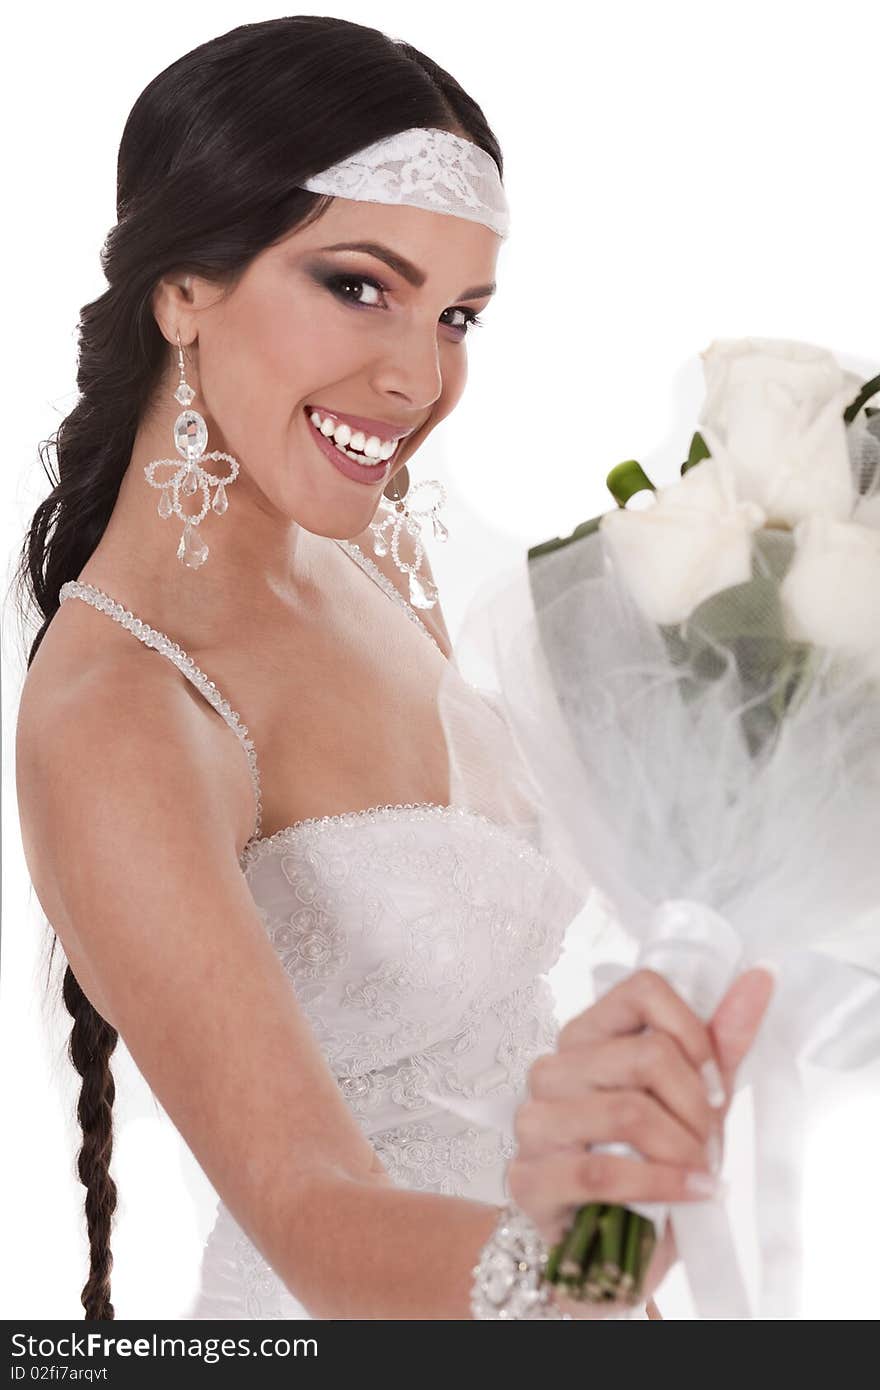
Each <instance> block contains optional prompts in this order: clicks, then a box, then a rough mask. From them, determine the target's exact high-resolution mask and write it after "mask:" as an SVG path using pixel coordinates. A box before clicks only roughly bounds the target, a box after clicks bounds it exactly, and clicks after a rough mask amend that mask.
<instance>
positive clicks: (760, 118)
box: [0, 0, 880, 1318]
mask: <svg viewBox="0 0 880 1390" xmlns="http://www.w3.org/2000/svg"><path fill="white" fill-rule="evenodd" d="M317 12H318V13H322V14H337V15H340V16H342V17H344V18H347V19H352V20H356V21H359V22H361V23H366V24H371V25H373V26H375V27H377V28H381V29H383V30H385V31H386V32H387V33H389V34H390V35H392V36H393V37H398V38H404V39H406V40H408V41H409V42H411V43H413V44H414V45H415V46H416V47H418V48H420V49H422V50H423V51H425V52H427V53H428V54H429V55H430V56H432V57H433V58H434V59H435V60H436V61H438V62H439V63H441V64H442V65H443V66H444V67H446V68H447V69H448V70H450V71H451V72H452V73H453V74H454V75H455V76H456V77H457V78H458V80H459V81H460V82H461V83H462V84H463V85H464V87H465V88H466V89H467V90H469V91H470V92H471V93H472V94H473V95H474V96H475V97H476V99H477V100H478V101H479V103H480V104H481V105H482V107H483V109H484V111H485V112H486V115H487V117H488V119H489V122H490V124H491V125H492V126H493V127H494V129H495V130H496V132H497V134H498V136H499V139H500V141H501V145H502V148H503V151H504V155H505V184H506V187H507V192H508V197H509V200H510V204H511V208H512V215H513V235H512V237H511V239H510V240H509V241H508V242H507V243H506V244H505V246H504V248H503V249H502V251H501V256H500V260H499V276H498V279H499V292H498V294H497V296H496V300H495V302H494V303H493V304H492V305H491V306H490V308H489V309H488V310H487V311H486V312H485V315H484V317H485V319H486V326H485V327H484V328H482V329H479V330H477V331H476V332H475V333H474V334H473V335H472V337H471V339H470V340H469V341H470V342H471V344H472V346H471V348H470V349H469V351H470V379H469V383H468V388H467V390H466V393H465V396H464V398H463V399H462V401H461V403H460V405H459V406H458V408H457V410H456V411H455V412H454V414H453V416H452V417H451V418H450V419H448V420H447V421H445V422H444V424H443V425H442V426H441V427H440V428H439V429H438V430H437V431H435V432H434V434H433V435H432V436H431V437H430V439H429V440H428V441H427V443H426V445H425V446H424V447H423V449H422V451H421V453H420V456H419V468H418V470H416V474H415V476H416V477H418V476H425V477H439V478H441V479H443V480H444V481H445V482H446V484H447V487H448V489H449V493H450V497H449V502H448V505H447V508H446V513H445V515H446V520H447V524H448V526H449V529H450V543H449V545H448V546H447V547H446V548H445V549H443V548H441V547H438V546H436V545H432V547H431V560H432V564H433V567H434V571H435V574H436V575H437V578H438V581H439V583H440V588H441V595H442V600H443V605H444V609H445V612H446V615H447V620H448V622H449V626H450V629H451V631H452V633H453V636H454V635H455V633H456V631H457V630H458V628H459V626H460V623H461V620H462V618H463V615H464V612H465V609H466V606H467V602H468V599H469V598H470V596H471V595H472V594H473V593H474V592H475V590H476V589H477V587H478V586H479V584H480V582H481V580H483V579H484V578H485V577H486V576H487V575H489V574H491V573H493V572H495V571H496V570H497V569H498V568H499V567H502V566H504V565H505V564H506V563H508V562H509V561H510V562H512V561H514V560H515V559H516V558H517V556H518V555H519V554H520V553H521V550H522V548H523V547H524V546H526V545H528V544H532V543H534V542H536V541H539V540H542V539H545V538H546V537H548V536H550V535H554V534H563V533H566V532H568V531H569V530H571V528H572V527H573V526H574V525H575V524H576V523H577V522H578V521H580V520H583V519H585V518H587V517H590V516H593V515H595V514H596V513H597V512H599V511H604V510H606V509H607V507H608V506H610V505H611V499H610V497H609V495H608V494H607V492H606V490H605V486H604V480H605V475H606V474H607V472H608V470H609V469H610V468H611V467H612V466H613V465H614V464H615V463H617V462H619V461H620V460H622V459H624V458H630V457H636V458H639V459H640V460H641V461H642V463H643V464H644V465H645V467H646V468H647V471H648V472H649V474H650V475H651V476H652V477H653V479H654V481H655V482H656V483H660V484H662V483H665V482H669V481H672V479H673V478H674V477H675V476H677V472H678V468H679V465H680V463H681V461H682V459H683V458H684V457H685V455H686V452H687V447H688V443H689V440H690V436H691V433H692V430H693V428H694V423H695V421H696V418H697V415H698V412H699V408H700V404H701V400H702V378H701V372H700V364H699V357H698V354H699V352H700V351H701V350H702V349H703V348H704V347H706V346H707V345H708V344H709V343H710V342H711V341H712V340H713V339H714V338H718V337H740V336H767V337H779V338H789V339H798V340H802V341H808V342H812V343H816V344H821V345H823V346H825V347H828V348H830V349H831V350H832V351H834V352H835V353H836V355H837V357H838V360H839V361H840V362H841V363H842V364H843V365H844V366H846V367H848V368H851V369H852V370H854V371H858V372H860V373H862V375H863V377H864V378H867V377H869V376H872V375H874V374H876V373H877V371H878V370H880V326H878V312H877V311H878V295H877V271H876V265H877V235H878V230H877V202H878V183H877V173H876V169H877V132H878V105H877V90H878V88H877V54H878V51H880V6H878V5H877V4H876V2H875V0H835V3H834V4H831V3H830V0H826V2H825V3H815V0H799V2H798V3H791V2H788V0H786V2H784V3H782V2H780V0H760V3H756V0H698V2H697V3H689V2H688V3H686V2H684V0H664V3H663V4H656V3H652V0H615V3H613V4H611V3H604V4H591V3H586V4H580V5H578V6H573V5H571V4H569V3H562V0H545V3H543V4H541V5H538V6H529V5H519V4H512V3H509V0H508V3H504V4H500V3H489V4H474V3H472V0H469V2H468V3H466V4H465V3H460V0H444V3H442V4H435V5H431V6H428V5H420V6H414V5H413V4H412V3H382V2H381V0H369V3H366V0H351V2H350V3H348V4H344V5H340V6H336V5H332V4H324V5H321V6H320V7H319V9H318V10H317ZM280 13H283V11H282V10H280V9H279V10H272V9H271V8H269V7H267V6H264V5H254V4H250V3H247V0H236V3H229V2H228V0H212V3H211V4H210V5H208V4H206V3H199V2H198V0H195V2H194V3H190V4H188V5H185V6H184V5H181V4H179V3H178V0H174V3H169V2H168V0H152V3H151V4H150V5H149V6H138V7H134V6H120V5H119V4H118V3H115V4H98V3H91V4H89V3H81V4H79V5H77V6H62V5H58V6H53V5H49V4H45V3H43V4H40V3H36V4H30V5H27V6H23V5H19V6H15V7H14V8H13V10H12V11H11V13H10V15H9V17H8V18H7V20H6V36H7V40H8V48H7V53H8V57H9V61H8V64H7V68H6V78H5V82H4V88H3V92H2V100H3V104H4V106H5V111H4V113H3V114H4V117H5V119H4V122H3V129H4V131H5V132H6V150H5V156H4V163H5V184H6V195H7V196H6V199H5V202H6V216H5V219H4V231H3V237H4V241H5V243H6V244H5V247H4V252H5V254H4V261H3V263H4V267H5V270H6V275H5V283H4V300H5V303H4V310H5V313H4V319H5V338H6V346H7V369H6V373H5V386H6V390H5V392H4V394H5V398H6V399H5V410H4V427H5V428H4V433H5V438H6V448H5V465H4V469H3V474H2V484H0V487H2V494H3V495H2V505H0V516H2V522H0V525H2V541H3V553H4V556H5V557H6V563H7V579H8V578H9V577H11V573H12V565H13V562H14V560H15V557H16V555H17V552H18V549H19V546H20V544H21V540H22V536H23V533H24V530H25V527H26V525H27V523H28V522H29V520H30V517H31V515H32V513H33V511H34V509H35V507H36V505H37V503H38V502H39V501H40V500H41V499H42V498H43V496H44V495H45V493H46V491H47V490H48V489H47V487H46V485H45V478H44V475H43V472H42V469H41V467H40V465H39V462H38V458H37V453H36V447H37V443H38V441H39V440H42V439H44V438H46V437H47V436H48V434H49V433H50V432H51V431H52V430H54V429H55V428H56V427H57V425H58V423H59V422H60V420H61V419H62V418H63V416H64V415H65V414H66V413H67V411H68V410H69V409H70V408H71V407H72V405H73V403H74V400H75V389H74V380H75V339H74V330H75V326H76V322H77V317H78V312H79V308H80V306H81V305H83V304H85V303H87V302H89V301H90V300H92V299H94V298H95V297H96V296H97V295H98V294H100V293H101V291H102V289H103V287H104V282H103V277H102V275H101V272H100V267H99V262H98V252H99V249H100V245H101V243H102V241H103V238H104V236H105V234H106V232H107V230H108V228H109V227H110V226H111V225H112V223H113V221H114V219H115V212H114V196H115V183H114V181H115V161H116V151H117V146H118V141H119V137H120V135H121V132H122V127H123V124H124V121H125V117H126V115H127V113H128V111H129V109H130V107H131V106H132V104H133V102H134V100H135V98H136V97H137V95H138V94H139V92H140V91H141V90H142V88H143V87H144V86H145V85H146V83H147V82H148V81H149V80H150V79H151V78H152V77H153V76H154V75H155V74H156V73H157V72H158V71H160V69H162V68H164V67H165V66H166V65H167V64H168V63H170V62H171V61H173V60H174V59H175V58H177V57H178V56H179V55H180V54H182V53H184V52H185V51H187V50H188V49H191V48H192V47H194V46H195V45H196V44H198V43H201V42H203V41H204V40H206V39H208V38H211V37H214V36H216V35H218V34H220V33H222V32H224V31H226V30H227V29H230V28H233V27H234V26H236V25H238V24H241V23H244V22H247V21H252V20H260V19H266V18H270V17H273V16H274V15H276V14H280ZM419 470H421V471H419ZM29 640H30V639H29ZM3 659H4V666H3V677H4V679H3V716H4V724H3V753H4V758H3V904H2V905H3V924H2V925H3V938H2V977H0V1068H2V1071H0V1115H2V1116H3V1119H4V1124H3V1129H4V1138H3V1146H2V1155H0V1250H2V1260H0V1316H2V1317H7V1318H11V1317H22V1318H49V1317H71V1318H81V1317H82V1309H81V1306H80V1304H79V1291H80V1289H81V1287H82V1284H83V1282H84V1279H85V1274H86V1269H87V1263H86V1245H85V1236H84V1218H83V1214H82V1192H83V1189H82V1188H81V1186H80V1185H79V1183H78V1180H77V1179H76V1176H75V1169H74V1155H75V1151H76V1147H77V1144H78V1129H77V1127H76V1123H75V1116H74V1106H75V1090H74V1088H73V1084H72V1076H73V1069H72V1067H71V1066H70V1064H69V1063H68V1062H67V1060H66V1058H65V1056H64V1052H63V1049H64V1044H65V1040H66V1035H67V1015H66V1013H64V1012H63V1009H62V1013H61V1014H60V1016H51V1015H50V1017H49V1019H48V1020H47V1019H46V1018H44V1016H43V1014H42V1012H41V1008H42V1003H41V1000H42V993H43V983H42V975H38V974H37V970H38V961H39V960H40V959H41V955H42V948H43V945H44V942H45V939H46V928H45V925H44V919H43V918H42V915H41V913H40V910H39V905H38V903H37V902H36V899H35V897H34V895H33V893H32V890H31V889H30V886H29V882H28V879H27V874H26V869H25V865H24V860H23V855H22V852H21V844H20V838H19V829H18V822H17V812H16V798H15V779H14V763H13V755H14V731H15V717H16V709H17V704H18V696H19V691H20V685H21V680H22V676H23V660H22V648H21V642H20V639H19V631H18V625H17V620H16V618H15V615H14V613H13V612H12V610H11V608H10V606H9V604H8V603H7V605H6V606H5V610H4V638H3ZM185 911H186V907H185V904H181V918H182V923H183V921H184V919H185ZM606 952H607V953H610V954H612V955H613V954H621V955H622V954H624V953H625V945H624V942H623V939H622V938H621V937H620V936H619V934H617V932H616V930H615V929H614V928H613V927H609V928H607V929H606V931H605V934H604V936H603V937H602V939H601V940H600V941H599V942H598V943H597V944H595V945H594V948H593V955H592V957H591V956H590V955H589V954H584V953H580V954H578V953H575V952H572V953H570V954H569V955H568V956H567V957H565V958H564V960H563V962H562V964H561V966H560V967H558V968H557V970H556V972H555V973H554V983H555V985H556V986H557V988H558V991H559V1007H560V1015H561V1016H563V1017H564V1016H567V1015H568V1014H569V1013H571V1012H572V1011H574V1010H575V1009H578V1008H581V1007H583V1006H584V1005H585V1004H586V1003H587V1002H588V1000H589V997H590V996H589V982H588V966H589V962H590V959H597V958H598V957H599V956H600V955H602V954H605V953H606ZM56 978H57V977H56ZM56 987H57V986H56ZM53 1017H54V1021H53ZM114 1066H115V1071H116V1076H117V1087H118V1091H117V1105H116V1120H117V1137H116V1145H115V1148H114V1154H113V1174H114V1176H115V1179H116V1181H117V1183H118V1186H119V1199H120V1205H119V1208H118V1213H117V1218H116V1227H115V1233H114V1239H113V1248H114V1254H115V1264H114V1270H113V1297H114V1302H115V1305H116V1312H117V1316H118V1317H120V1318H124V1317H153V1316H169V1317H175V1316H179V1315H180V1313H181V1310H182V1308H183V1307H184V1306H185V1304H186V1302H187V1301H188V1298H189V1296H190V1294H191V1292H192V1289H193V1287H194V1281H195V1278H196V1271H197V1264H198V1256H199V1249H200V1243H201V1240H202V1239H203V1237H204V1234H205V1232H206V1229H207V1227H208V1225H209V1224H210V1220H211V1216H212V1205H211V1197H212V1194H211V1192H210V1190H209V1189H208V1188H207V1187H206V1185H205V1180H204V1178H202V1177H201V1176H200V1174H199V1172H198V1170H197V1169H196V1168H195V1165H194V1164H193V1162H192V1159H191V1158H190V1157H189V1155H188V1151H186V1150H185V1148H184V1146H183V1145H182V1143H181V1141H180V1140H179V1139H178V1138H177V1136H176V1134H175V1132H174V1131H173V1130H172V1128H171V1126H170V1124H169V1122H168V1121H167V1120H166V1119H165V1118H164V1117H163V1116H161V1115H159V1114H158V1111H157V1107H156V1103H155V1102H154V1101H153V1098H152V1097H151V1095H150V1093H149V1091H148V1089H147V1088H146V1086H145V1083H144V1082H143V1080H142V1079H141V1078H140V1077H139V1075H138V1074H137V1072H136V1071H135V1070H134V1068H133V1067H132V1065H131V1063H130V1060H129V1059H128V1058H127V1056H126V1054H125V1052H124V1049H123V1048H122V1045H121V1044H120V1047H119V1048H118V1050H117V1054H116V1062H115V1063H114ZM806 1079H807V1083H808V1092H809V1097H810V1101H811V1117H812V1118H811V1127H810V1139H809V1146H808V1151H807V1156H806V1177H807V1182H806V1193H805V1198H806V1200H805V1221H806V1232H807V1262H806V1278H805V1291H806V1297H805V1304H804V1312H805V1315H806V1316H808V1317H812V1318H816V1317H831V1318H840V1317H859V1318H874V1317H876V1316H877V1309H878V1303H880V1299H878V1293H880V1276H878V1273H877V1253H876V1252H877V1250H878V1249H880V1240H878V1235H880V1226H878V1220H877V1216H876V1212H875V1211H874V1210H873V1208H874V1207H875V1206H876V1200H877V1183H876V1172H877V1169H876V1157H875V1154H876V1147H877V1143H878V1139H880V1108H878V1101H877V1094H878V1090H880V1087H878V1084H877V1083H878V1081H880V1071H878V1070H877V1069H876V1068H874V1069H873V1070H872V1071H870V1072H868V1071H863V1072H862V1073H861V1074H859V1075H857V1076H854V1077H850V1078H847V1079H846V1080H845V1081H844V1080H841V1079H840V1078H831V1079H829V1078H828V1077H827V1076H825V1075H818V1074H812V1073H808V1074H807V1077H806ZM745 1099H746V1098H745V1097H743V1101H745ZM737 1107H738V1108H737V1110H736V1111H735V1112H734V1115H733V1117H732V1119H733V1121H734V1128H735V1129H736V1126H737V1125H738V1129H736V1133H735V1134H734V1135H732V1137H731V1140H730V1146H729V1152H728V1161H727V1165H726V1172H725V1176H726V1177H727V1179H728V1180H729V1181H730V1182H731V1183H732V1186H733V1189H734V1198H733V1200H734V1210H735V1213H736V1212H745V1210H746V1206H745V1203H746V1201H747V1197H748V1184H749V1180H750V1179H749V1163H748V1147H747V1140H746V1132H747V1124H746V1120H747V1116H745V1114H744V1113H743V1106H742V1105H741V1104H740V1103H739V1102H737ZM843 1132H846V1134H847V1135H848V1136H849V1137H848V1141H847V1144H846V1148H845V1149H844V1147H843V1145H842V1142H841V1135H842V1133H843ZM181 1163H183V1165H184V1166H183V1168H182V1167H181ZM194 1199H195V1200H194ZM744 1220H745V1217H743V1221H744ZM658 1301H659V1303H660V1306H661V1309H662V1311H663V1312H664V1314H665V1315H666V1316H668V1317H672V1318H687V1317H689V1316H691V1309H690V1305H689V1301H688V1297H687V1293H686V1288H685V1285H684V1282H683V1280H682V1278H681V1277H680V1275H679V1274H678V1273H676V1274H673V1275H672V1276H671V1277H670V1279H669V1280H668V1282H667V1284H666V1285H665V1286H664V1289H663V1290H661V1293H660V1294H659V1295H658Z"/></svg>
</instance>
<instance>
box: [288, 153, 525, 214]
mask: <svg viewBox="0 0 880 1390" xmlns="http://www.w3.org/2000/svg"><path fill="white" fill-rule="evenodd" d="M300 187H302V188H307V189H308V190H309V191H310V192H311V193H330V194H332V195H333V196H334V197H336V198H354V199H358V200H360V201H361V202H367V203H395V204H400V203H406V204H407V205H408V206H409V207H414V208H424V209H425V210H426V211H427V212H444V213H448V214H450V216H452V217H465V218H467V219H468V221H470V222H482V223H483V224H484V225H485V226H487V227H491V228H492V231H493V232H497V233H498V235H499V236H500V237H501V238H502V239H503V238H505V237H506V236H507V235H508V232H509V229H510V214H509V211H508V207H507V198H506V196H505V192H504V185H503V184H502V182H501V176H500V175H499V173H498V165H497V164H496V163H495V161H494V159H493V158H492V156H491V155H489V154H487V153H486V151H485V150H484V149H482V148H481V147H480V146H479V145H475V144H473V142H472V141H470V140H462V139H461V137H460V136H458V135H453V134H452V133H451V132H450V131H448V130H437V129H435V128H433V127H428V128H427V129H425V128H422V127H419V126H415V127H413V128H412V129H410V130H403V131H400V132H399V133H398V134H396V135H389V136H387V137H386V138H385V139H384V140H377V141H376V142H375V143H374V144H372V145H367V146H366V147H365V148H364V149H362V150H358V152H357V153H356V154H353V155H351V156H350V157H349V158H348V159H343V160H341V161H340V162H339V163H338V164H334V165H332V166H331V167H330V168H329V169H324V170H323V171H322V172H321V173H320V174H313V175H312V177H311V178H309V179H306V181H305V183H303V184H301V185H300Z"/></svg>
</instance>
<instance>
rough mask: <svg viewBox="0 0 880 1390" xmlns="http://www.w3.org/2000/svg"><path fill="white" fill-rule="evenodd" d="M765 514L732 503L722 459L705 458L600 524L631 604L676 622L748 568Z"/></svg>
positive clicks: (739, 579) (661, 619) (747, 573)
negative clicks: (640, 505)
mask: <svg viewBox="0 0 880 1390" xmlns="http://www.w3.org/2000/svg"><path fill="white" fill-rule="evenodd" d="M764 521H765V516H764V512H763V511H762V510H761V508H760V507H758V506H756V505H755V504H754V503H752V502H739V501H737V497H736V488H735V486H734V482H733V478H732V476H731V473H730V469H729V467H728V465H727V463H726V462H725V460H724V459H723V458H718V459H716V458H708V459H704V460H703V462H702V463H699V464H697V465H696V466H695V467H694V468H689V469H688V471H687V472H686V473H685V475H684V477H683V478H681V479H679V480H678V481H676V482H675V483H672V484H671V485H670V486H669V487H667V488H659V489H658V491H657V493H656V501H655V502H654V505H653V506H649V507H647V508H646V509H645V510H644V511H641V510H639V511H634V510H629V509H627V508H622V507H620V508H618V509H617V510H616V511H610V512H608V513H607V514H606V515H605V516H603V518H602V520H601V522H600V527H599V529H600V530H601V532H602V535H603V537H604V543H605V546H606V548H607V550H608V551H609V553H610V555H611V557H612V559H613V562H614V565H615V568H616V569H617V570H618V572H619V573H620V574H621V576H622V578H623V580H624V582H625V583H626V586H627V588H628V589H629V591H630V593H631V594H632V596H633V599H634V600H635V602H636V604H637V605H638V607H639V608H640V609H641V610H642V612H643V613H645V614H646V616H647V617H649V618H651V619H652V620H653V621H654V622H656V623H681V622H684V620H685V619H686V618H687V617H688V616H689V615H690V614H691V613H692V612H693V610H694V609H695V608H696V607H697V605H698V604H700V603H702V601H703V599H706V598H709V597H710V595H712V594H716V593H718V592H719V591H720V590H721V589H728V588H730V587H731V585H733V584H744V583H745V582H746V580H748V579H750V578H751V574H752V561H751V555H752V532H753V531H755V530H757V529H758V527H759V526H762V525H763V524H764Z"/></svg>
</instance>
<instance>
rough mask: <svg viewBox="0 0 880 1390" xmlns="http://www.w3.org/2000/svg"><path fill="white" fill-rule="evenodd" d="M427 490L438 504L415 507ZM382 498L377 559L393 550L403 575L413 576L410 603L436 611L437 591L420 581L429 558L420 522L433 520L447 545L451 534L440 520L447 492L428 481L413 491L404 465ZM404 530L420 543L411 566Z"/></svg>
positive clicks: (377, 525) (376, 534)
mask: <svg viewBox="0 0 880 1390" xmlns="http://www.w3.org/2000/svg"><path fill="white" fill-rule="evenodd" d="M425 490H428V492H429V495H430V491H431V490H433V492H434V494H435V496H434V500H433V501H431V502H427V503H426V504H425V505H423V506H421V507H414V506H413V505H412V502H413V498H414V497H417V496H418V495H419V493H421V492H424V491H425ZM382 496H383V498H385V499H386V500H385V501H380V503H379V505H380V507H382V509H383V510H384V511H385V513H386V515H385V516H384V517H383V518H382V520H381V521H371V522H370V527H369V529H370V530H371V531H372V533H373V553H374V554H375V555H387V554H388V551H389V548H390V550H391V555H392V558H393V560H394V563H395V565H396V566H397V568H398V569H399V570H400V571H401V573H402V574H408V575H409V601H410V603H411V604H412V605H413V607H414V608H433V607H434V604H435V603H436V602H437V587H436V585H434V584H432V583H431V581H430V579H428V578H427V577H426V576H425V575H423V576H422V577H421V579H420V578H419V577H418V572H419V569H420V568H421V564H422V560H423V558H424V555H425V547H424V545H423V544H422V526H421V522H420V521H419V520H418V519H417V518H419V517H427V516H430V518H431V521H432V523H433V526H434V537H435V539H436V540H438V541H443V542H445V541H447V540H448V539H449V532H448V531H447V529H446V527H445V526H444V525H443V522H442V521H441V520H440V518H439V516H438V512H439V510H440V508H441V507H442V506H443V504H444V502H445V501H446V489H445V487H444V486H443V484H442V483H439V482H437V480H436V479H425V480H424V481H422V482H420V483H416V485H415V487H410V483H409V469H408V468H407V466H406V464H404V465H403V467H402V468H400V469H399V470H398V471H397V473H395V475H394V477H393V478H391V479H390V480H389V481H388V483H387V484H386V486H385V489H384V491H383V493H382ZM404 526H405V527H406V529H407V531H408V532H409V534H410V535H411V536H412V537H413V540H414V541H415V543H416V554H415V560H414V561H413V563H412V564H411V565H410V564H407V563H406V561H405V560H401V558H400V551H399V548H398V547H399V544H400V533H401V530H402V529H403V527H404ZM386 532H387V534H386Z"/></svg>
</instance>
